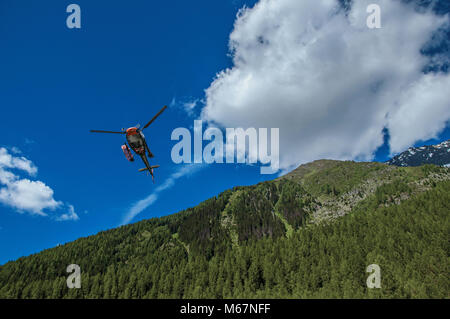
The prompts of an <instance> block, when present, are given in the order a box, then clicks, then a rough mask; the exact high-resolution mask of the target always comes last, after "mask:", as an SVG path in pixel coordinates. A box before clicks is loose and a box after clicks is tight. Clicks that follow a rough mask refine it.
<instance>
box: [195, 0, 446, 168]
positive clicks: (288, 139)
mask: <svg viewBox="0 0 450 319" xmlns="http://www.w3.org/2000/svg"><path fill="white" fill-rule="evenodd" d="M372 2H373V1H371V0H359V1H355V2H353V4H352V5H351V7H350V8H348V10H347V11H344V10H343V9H342V8H341V7H340V6H339V4H338V2H337V1H334V0H321V1H314V0H303V1H298V0H277V1H274V0H260V1H259V2H258V3H257V4H256V5H255V6H254V7H253V8H244V9H242V10H241V11H240V12H239V14H238V16H237V19H236V21H235V24H234V30H233V32H232V33H231V35H230V51H231V54H232V57H233V64H234V66H233V67H232V68H231V69H226V70H223V71H221V72H220V73H218V74H217V77H216V78H215V80H214V81H213V82H212V83H211V85H210V87H209V88H207V89H206V91H205V95H206V98H205V107H204V108H203V110H202V119H204V120H206V121H208V122H210V123H215V124H218V125H220V126H223V127H244V128H247V127H256V128H259V127H268V128H269V127H278V128H280V167H281V168H283V169H288V168H292V167H293V166H296V165H298V164H300V163H304V162H309V161H312V160H315V159H319V158H333V159H356V160H370V159H372V158H373V156H374V152H375V151H376V149H377V148H378V147H379V146H381V145H382V144H383V129H384V128H387V129H388V130H389V134H390V137H391V141H390V146H391V151H392V152H399V151H402V150H403V149H404V148H405V147H407V146H409V145H411V144H412V143H414V142H415V141H417V140H420V139H427V138H429V137H433V136H435V135H436V134H438V133H439V132H440V131H441V130H442V129H443V128H444V127H445V125H446V124H445V123H446V122H447V121H448V120H449V119H450V113H449V109H450V102H449V101H450V100H449V99H448V90H449V89H450V85H449V84H450V80H449V75H448V74H446V73H428V74H424V73H423V69H424V67H425V66H426V65H427V63H429V62H430V61H429V57H427V56H425V55H423V54H421V49H422V48H423V47H424V46H425V44H426V43H427V41H429V40H430V39H431V37H432V35H433V33H434V32H436V30H438V29H439V28H440V27H442V26H443V25H444V24H445V23H448V16H437V15H435V14H434V13H433V12H431V11H428V10H421V11H420V12H419V10H415V9H414V7H413V6H412V5H410V4H406V3H404V2H401V1H392V0H380V1H377V3H378V4H379V5H380V7H381V23H382V24H381V26H382V27H381V28H380V29H369V28H368V27H367V25H366V20H367V16H368V13H367V12H366V8H367V6H368V5H369V4H370V3H372Z"/></svg>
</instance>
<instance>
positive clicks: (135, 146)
mask: <svg viewBox="0 0 450 319" xmlns="http://www.w3.org/2000/svg"><path fill="white" fill-rule="evenodd" d="M126 138H127V142H128V145H130V147H131V149H132V150H133V151H134V152H135V153H136V154H138V155H141V156H142V155H145V151H146V150H147V148H148V147H147V143H146V141H145V136H144V134H143V133H142V132H141V131H140V130H138V129H137V128H136V127H130V128H129V129H127V130H126Z"/></svg>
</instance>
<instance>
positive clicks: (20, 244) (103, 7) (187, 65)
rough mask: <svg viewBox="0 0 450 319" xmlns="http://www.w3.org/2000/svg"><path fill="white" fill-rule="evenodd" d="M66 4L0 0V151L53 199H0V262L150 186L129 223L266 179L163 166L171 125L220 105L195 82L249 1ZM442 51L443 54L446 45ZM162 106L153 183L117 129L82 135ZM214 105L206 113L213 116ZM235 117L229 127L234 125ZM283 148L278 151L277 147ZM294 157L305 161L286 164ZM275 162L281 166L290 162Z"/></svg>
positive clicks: (231, 168) (93, 219) (94, 222)
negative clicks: (36, 210)
mask: <svg viewBox="0 0 450 319" xmlns="http://www.w3.org/2000/svg"><path fill="white" fill-rule="evenodd" d="M286 1H287V0H286ZM72 2H75V3H77V4H78V5H79V6H80V7H81V10H82V11H81V12H82V13H81V17H82V20H81V21H82V22H81V23H82V28H81V29H79V30H78V29H68V28H67V27H66V23H65V20H66V17H67V16H68V14H67V13H66V7H67V5H69V4H70V3H72ZM72 2H71V1H60V0H58V1H56V0H54V1H53V0H52V1H50V0H49V1H44V2H36V1H23V0H19V1H11V0H9V1H1V2H0V35H1V37H0V38H1V44H0V106H1V116H0V128H1V131H2V139H1V141H0V147H4V148H5V149H7V150H8V152H9V154H10V155H11V156H14V157H15V158H21V157H25V158H26V159H28V160H30V161H32V163H33V165H34V166H35V167H37V169H38V171H37V174H36V175H34V176H29V175H27V174H26V172H24V171H23V170H17V168H15V169H11V172H13V173H14V174H17V176H20V178H29V179H31V180H39V181H42V182H43V183H45V185H47V186H48V187H49V188H51V189H52V190H53V191H54V194H53V198H54V199H55V200H56V201H58V202H61V204H60V205H59V207H58V208H57V209H56V210H55V211H48V212H47V213H48V216H40V215H38V214H33V213H30V212H28V211H24V210H22V211H20V210H18V209H17V208H14V207H12V206H11V205H8V204H5V203H3V204H0V241H1V242H2V245H1V246H0V247H1V248H0V264H2V263H4V262H7V261H8V260H13V259H16V258H18V257H20V256H24V255H28V254H31V253H34V252H38V251H40V250H42V249H45V248H50V247H53V246H55V245H57V244H60V243H65V242H68V241H72V240H75V239H77V238H79V237H81V236H88V235H91V234H95V233H97V232H98V231H101V230H105V229H109V228H113V227H117V226H118V225H120V224H121V223H123V222H124V219H126V213H127V212H129V211H130V209H131V208H132V207H133V205H135V204H136V203H138V202H139V201H140V200H143V199H145V198H148V197H149V196H151V195H152V194H155V193H154V191H155V190H156V189H157V188H158V187H159V186H161V185H165V187H162V188H160V189H159V191H158V192H157V194H155V195H157V197H154V198H156V200H155V201H154V202H153V203H152V205H150V206H148V207H146V209H144V210H142V212H140V214H138V215H137V216H136V217H134V218H133V219H131V221H132V222H135V221H138V220H141V219H147V218H151V217H155V216H163V215H167V214H172V213H176V212H178V211H180V210H182V209H185V208H187V207H191V206H194V205H196V204H198V203H199V202H201V201H202V200H205V199H207V198H209V197H211V196H214V195H216V194H218V193H219V192H221V191H223V190H225V189H228V188H231V187H233V186H237V185H251V184H255V183H257V182H260V181H263V180H269V179H272V178H274V177H276V175H261V174H260V171H259V167H258V166H247V165H242V164H241V165H234V164H228V165H221V164H211V165H203V166H202V167H201V168H199V169H197V170H195V171H192V173H191V174H187V175H182V176H180V177H178V178H177V177H176V176H175V177H174V175H173V174H176V173H177V172H179V170H180V165H176V164H174V163H173V162H172V160H171V157H170V152H171V149H172V146H173V145H174V144H175V142H174V141H171V139H170V135H171V133H172V131H173V130H174V129H175V128H177V127H186V128H190V127H191V126H192V125H193V120H194V118H195V117H196V116H200V110H201V108H202V107H205V109H207V110H212V111H214V112H215V110H218V109H220V108H221V107H222V106H221V104H220V103H216V104H214V103H213V102H211V101H216V99H214V97H215V96H219V95H215V94H218V93H217V92H216V91H214V90H210V91H209V93H207V94H206V95H205V90H206V89H208V88H210V86H211V84H212V83H213V81H214V78H215V76H216V74H217V73H218V72H220V71H221V70H224V69H226V68H233V66H236V63H237V62H236V60H233V58H232V57H231V56H230V55H229V49H228V42H229V37H230V33H231V32H232V31H233V24H234V22H235V20H236V14H237V12H238V10H239V9H240V8H242V7H243V6H244V5H247V6H248V7H250V8H251V7H253V5H254V4H255V3H256V2H257V1H244V0H226V1H210V0H196V1H182V0H176V1H173V0H172V1H159V2H154V1H129V2H119V1H113V2H111V1H82V0H77V1H72ZM262 10H263V9H261V11H262ZM238 31H239V30H238ZM241 33H242V32H241ZM235 34H236V39H237V41H241V42H240V43H245V42H243V41H245V40H242V34H240V33H239V32H236V33H235ZM262 35H263V36H264V34H262ZM268 36H269V35H268ZM242 47H244V46H240V47H239V48H238V49H237V50H238V54H239V50H242ZM430 50H431V49H430ZM431 51H432V52H431V53H430V52H429V54H430V55H433V54H435V55H436V54H437V53H439V52H443V51H445V47H444V46H441V45H438V46H435V47H434V48H433V49H432V50H431ZM436 52H437V53H436ZM446 52H447V53H445V52H444V54H447V57H448V47H447V51H446ZM243 55H244V54H243ZM444 60H445V58H444ZM439 61H441V62H442V59H441V60H439ZM244 70H245V71H247V69H244ZM445 74H446V72H444V75H442V76H443V77H444V76H445ZM223 80H224V81H225V80H226V79H225V78H223ZM219 81H220V79H219ZM224 87H225V85H224ZM300 98H301V97H300ZM192 101H199V102H197V107H196V108H195V110H194V115H191V116H189V114H187V113H186V112H185V110H184V108H183V105H184V104H185V103H189V102H192ZM165 104H167V105H170V108H169V109H168V110H166V111H165V112H164V113H163V114H162V115H161V117H160V118H159V119H158V120H157V121H156V122H155V123H153V124H152V125H151V126H150V127H149V128H148V129H146V131H145V134H146V137H147V138H148V142H149V145H150V148H151V149H152V151H153V153H154V154H155V155H156V156H155V158H154V159H153V163H154V164H160V165H161V167H160V168H158V169H157V170H156V184H152V182H151V178H150V177H148V176H146V175H145V174H142V173H138V172H137V170H138V169H139V168H141V167H143V165H142V164H141V162H140V161H139V160H138V161H136V162H135V163H131V164H130V163H128V162H127V161H126V159H125V157H124V156H123V154H122V151H121V149H120V146H121V145H122V144H123V143H124V137H123V136H120V135H106V134H105V135H94V134H91V133H89V130H90V129H105V130H120V129H121V128H123V127H130V126H133V125H135V124H137V123H141V124H145V123H146V122H147V121H148V120H149V119H150V118H151V117H152V116H153V115H154V114H155V113H156V112H157V111H158V110H159V109H160V108H161V107H162V106H163V105H165ZM250 111H251V112H253V114H254V111H252V110H250ZM214 112H211V113H208V114H218V113H214ZM232 112H234V110H233V109H230V113H232ZM436 112H439V110H438V111H436ZM255 115H256V114H255ZM214 116H215V115H214ZM214 116H210V117H209V118H208V117H205V118H204V119H205V120H210V121H211V123H218V124H219V125H220V124H223V125H224V126H225V125H227V124H229V123H230V121H232V118H231V119H228V118H226V119H225V118H224V120H223V122H221V119H220V118H218V117H214ZM293 116H295V114H293ZM243 118H245V116H243ZM287 118H289V112H288V113H287ZM227 121H228V122H227ZM231 123H233V122H231ZM236 123H237V125H236V127H239V124H242V123H238V122H236ZM248 123H249V124H253V123H252V122H248ZM262 123H267V122H262ZM269 124H270V122H269ZM447 124H448V122H447ZM447 124H446V125H444V128H442V129H439V130H438V134H435V138H432V139H430V138H425V139H420V138H416V139H415V140H414V141H413V142H412V143H411V142H408V143H409V144H408V145H414V144H415V145H423V144H428V143H435V142H440V141H442V140H445V139H448V138H450V130H449V127H448V125H447ZM440 125H441V126H442V123H441V124H440ZM267 126H269V125H267ZM267 126H264V127H267ZM270 127H280V132H281V133H280V134H283V131H282V130H283V127H282V126H281V125H279V122H277V123H276V124H275V125H273V126H270ZM380 132H381V130H380ZM380 134H381V136H382V133H380ZM427 134H428V135H427ZM423 136H429V132H428V133H426V134H425V133H424V135H423ZM419 137H420V136H419ZM349 143H350V142H349ZM405 143H407V142H405ZM282 145H283V144H282ZM286 145H289V144H286ZM402 145H403V144H402ZM405 145H406V144H405ZM13 150H16V153H14V151H13ZM17 150H20V153H19V151H17ZM285 151H286V150H285V149H283V148H281V149H280V153H282V154H283V152H285ZM303 151H304V152H305V153H308V152H309V150H308V149H305V148H303ZM311 152H312V151H311ZM360 153H361V154H363V152H362V151H361V152H359V151H358V150H356V151H355V150H353V149H352V150H351V151H350V150H349V151H348V153H345V154H340V153H339V154H338V153H324V152H319V153H318V154H330V155H329V156H328V157H334V158H345V157H349V156H350V155H349V154H354V156H353V157H354V158H356V159H358V158H362V157H361V156H362V155H360ZM366 153H367V152H366ZM369 153H374V154H375V155H376V156H375V160H378V161H384V160H386V159H387V158H388V156H389V146H388V139H385V143H384V145H382V146H381V147H377V148H376V149H374V150H371V151H370V152H369ZM333 154H337V155H335V156H334V155H333ZM295 155H296V154H293V155H292V156H295ZM350 157H352V156H350ZM311 158H315V159H318V158H320V157H319V155H311ZM308 159H309V157H308ZM302 161H306V158H305V160H304V159H303V158H298V159H295V160H294V162H302ZM286 163H288V164H286V166H285V167H288V166H289V165H292V162H287V160H286ZM164 183H166V184H164ZM1 186H2V185H0V188H1ZM71 205H72V206H73V207H74V211H75V212H76V214H77V216H78V217H79V219H78V220H75V221H74V220H69V221H60V220H58V218H57V217H56V216H61V214H64V213H67V212H68V211H70V206H71Z"/></svg>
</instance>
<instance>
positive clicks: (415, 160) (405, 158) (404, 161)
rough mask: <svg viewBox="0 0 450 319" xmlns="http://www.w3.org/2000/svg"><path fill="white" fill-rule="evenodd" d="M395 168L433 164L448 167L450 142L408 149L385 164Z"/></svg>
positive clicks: (449, 162)
mask: <svg viewBox="0 0 450 319" xmlns="http://www.w3.org/2000/svg"><path fill="white" fill-rule="evenodd" d="M386 163H387V164H390V165H396V166H420V165H423V164H435V165H441V166H449V165H450V140H447V141H444V142H442V143H440V144H437V145H425V146H421V147H410V148H408V150H407V151H404V152H402V153H400V154H398V155H396V156H394V157H393V158H392V159H390V160H389V161H387V162H386Z"/></svg>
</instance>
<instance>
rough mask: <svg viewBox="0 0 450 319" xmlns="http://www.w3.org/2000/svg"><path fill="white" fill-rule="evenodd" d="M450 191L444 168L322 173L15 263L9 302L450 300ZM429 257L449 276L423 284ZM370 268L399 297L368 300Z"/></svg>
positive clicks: (285, 179) (307, 169)
mask: <svg viewBox="0 0 450 319" xmlns="http://www.w3.org/2000/svg"><path fill="white" fill-rule="evenodd" d="M449 180H450V172H449V169H448V168H445V167H439V166H434V165H424V166H420V167H398V166H394V165H387V164H384V163H376V162H358V163H357V162H353V161H334V160H318V161H314V162H311V163H308V164H305V165H301V166H299V167H298V168H297V169H295V170H293V171H292V172H290V173H288V174H286V175H285V176H282V177H280V178H277V179H275V180H273V181H268V182H262V183H259V184H256V185H253V186H238V187H234V188H232V189H230V190H226V191H224V192H222V193H221V194H219V195H217V196H214V197H212V198H210V199H208V200H206V201H204V202H202V203H200V204H199V205H197V206H194V207H191V208H188V209H185V210H183V211H181V212H179V213H176V214H172V215H168V216H165V217H162V218H153V219H150V220H144V221H140V222H137V223H134V224H130V225H125V226H121V227H119V228H115V229H111V230H107V231H103V232H99V233H98V234H96V235H92V236H88V237H84V238H80V239H77V240H75V241H73V242H70V243H67V244H65V245H62V246H58V247H55V248H51V249H47V250H44V251H42V252H40V253H37V254H33V255H30V256H28V257H22V258H19V259H18V260H16V261H13V262H8V263H6V264H4V265H2V266H0V297H2V298H231V297H245V298H248V297H265V298H272V297H283V298H284V297H287V298H292V297H295V298H297V297H333V296H338V297H352V298H353V297H358V298H360V297H369V298H371V297H395V296H397V297H421V296H422V297H423V296H446V294H447V293H448V292H447V291H446V290H445V289H444V288H443V287H445V285H448V280H447V279H443V278H444V277H442V276H443V273H445V272H446V271H447V269H448V265H447V264H448V263H447V262H446V258H445V251H446V249H447V245H448V244H447V242H446V236H447V235H446V234H448V230H449V225H448V224H449V222H448V211H449V206H448V202H449V201H448V199H449V198H448V194H449V193H450V192H448V190H449V189H450V181H449ZM427 207H430V208H427ZM431 207H432V208H431ZM387 212H390V213H389V214H387ZM414 215H417V216H421V217H420V218H419V219H418V220H417V218H418V217H417V218H413V219H412V218H411V216H414ZM427 215H432V216H433V217H432V220H430V219H429V218H426V217H425V216H427ZM368 225H372V227H374V229H375V230H376V231H375V230H374V229H371V228H367V227H368ZM383 225H389V227H388V228H386V227H385V226H383ZM349 227H350V228H349ZM350 229H351V230H350ZM421 229H427V232H426V233H424V234H422V232H423V230H421ZM368 233H370V234H372V236H374V238H373V241H370V240H368V239H367V238H366V235H367V234H368ZM399 234H401V237H399V236H400V235H399ZM408 234H409V235H408ZM427 234H428V235H427ZM429 234H433V236H434V237H433V238H434V239H433V238H432V237H430V238H428V237H429V236H430V235H429ZM411 236H412V237H411ZM424 236H425V237H424ZM436 236H437V237H436ZM357 238H358V239H357ZM393 238H397V239H396V240H394V241H393V242H392V241H391V240H392V239H393ZM424 238H426V239H424ZM386 240H387V242H386ZM408 240H409V241H408ZM424 241H425V242H424ZM336 242H338V243H340V244H341V245H342V247H343V248H340V246H339V245H338V246H336ZM374 243H377V244H376V245H375V246H374ZM400 243H401V245H400ZM430 243H431V244H430ZM433 243H434V244H433ZM397 245H400V246H398V247H397ZM416 246H417V248H414V247H416ZM289 247H290V248H289ZM351 247H353V248H351ZM383 247H384V248H383ZM404 247H405V248H404ZM348 249H350V250H348ZM371 251H372V253H371ZM398 251H401V252H402V253H401V255H400V257H399V256H397V255H396V254H398ZM417 251H419V257H420V258H422V257H423V256H427V258H428V259H430V258H431V259H430V260H433V267H440V269H441V270H440V271H438V272H437V275H436V276H437V277H436V276H434V275H429V276H431V277H430V278H428V279H427V280H426V281H425V283H423V282H422V283H421V284H419V283H420V280H422V279H421V277H423V273H422V272H423V271H425V270H424V267H425V266H424V265H419V266H417V265H416V266H417V267H418V268H417V269H416V268H414V267H416V266H414V267H413V265H415V264H416V263H417V260H416V259H417V258H419V257H417V256H416V255H415V254H417ZM313 252H314V254H313V255H312V253H313ZM266 255H268V256H270V258H269V259H267V256H266ZM265 256H266V257H265ZM370 256H371V257H370ZM415 256H416V257H415ZM388 257H389V258H388ZM330 258H331V259H330ZM433 258H434V259H433ZM428 259H427V260H428ZM277 260H278V261H277ZM330 260H331V261H330ZM274 261H275V263H274ZM369 261H370V263H374V262H376V261H378V262H380V263H382V264H383V265H384V266H383V269H386V267H387V271H388V273H389V274H390V275H389V276H391V277H389V278H390V279H387V283H386V282H385V285H386V284H387V285H388V286H391V288H390V289H389V290H386V291H378V292H376V291H372V290H370V291H369V290H367V289H365V288H364V285H365V280H364V276H365V272H364V270H365V267H366V266H367V265H368V264H367V262H369ZM72 263H75V264H79V265H80V266H81V269H82V282H83V283H84V284H83V285H82V288H81V290H77V289H75V290H74V289H67V287H66V286H65V279H66V277H67V274H66V273H65V269H66V267H67V265H68V264H72ZM353 264H354V265H357V267H356V266H352V265H353ZM403 264H407V265H410V267H413V268H411V269H409V270H408V272H409V274H410V277H408V276H407V277H405V276H404V275H402V274H401V272H402V271H403V270H404V267H400V266H399V265H403ZM298 265H301V267H300V266H298ZM344 265H347V266H345V267H344ZM386 265H387V266H386ZM274 267H275V268H274ZM348 267H350V268H349V269H350V270H349V273H350V274H351V275H348V274H346V269H347V268H348ZM358 269H359V270H358ZM447 273H448V272H447ZM308 274H309V275H308ZM286 278H288V279H286ZM392 278H396V280H397V281H400V283H401V284H400V285H399V284H398V282H397V281H396V280H394V279H392ZM405 278H406V279H405ZM408 278H410V281H408V280H407V279H408ZM445 278H446V276H445ZM300 279H301V280H300ZM286 280H287V281H286ZM411 280H412V281H411ZM297 281H301V282H303V283H302V284H300V283H298V282H297ZM422 281H423V280H422ZM346 282H348V285H346V284H345V283H346ZM408 282H410V283H409V284H408ZM436 282H438V284H437V285H436ZM339 285H341V286H342V287H339ZM408 285H410V286H408ZM433 285H434V288H433ZM349 287H354V289H353V290H352V289H350V288H349ZM405 287H406V288H405ZM408 287H409V288H408Z"/></svg>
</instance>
